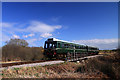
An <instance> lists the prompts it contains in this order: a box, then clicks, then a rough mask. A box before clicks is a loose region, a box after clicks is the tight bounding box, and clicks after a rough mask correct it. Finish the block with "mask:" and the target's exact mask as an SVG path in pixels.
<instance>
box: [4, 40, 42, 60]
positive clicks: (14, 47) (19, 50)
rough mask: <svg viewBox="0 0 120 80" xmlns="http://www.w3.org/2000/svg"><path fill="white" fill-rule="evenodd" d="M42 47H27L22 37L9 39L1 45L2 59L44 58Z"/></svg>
mask: <svg viewBox="0 0 120 80" xmlns="http://www.w3.org/2000/svg"><path fill="white" fill-rule="evenodd" d="M43 52H44V49H43V47H28V42H27V41H25V40H23V39H11V40H9V41H7V42H6V45H5V46H3V47H2V61H34V60H41V59H44V55H43Z"/></svg>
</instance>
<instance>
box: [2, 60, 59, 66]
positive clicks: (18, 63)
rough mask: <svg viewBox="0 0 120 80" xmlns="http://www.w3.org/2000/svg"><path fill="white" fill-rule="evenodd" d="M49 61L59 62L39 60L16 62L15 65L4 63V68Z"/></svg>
mask: <svg viewBox="0 0 120 80" xmlns="http://www.w3.org/2000/svg"><path fill="white" fill-rule="evenodd" d="M47 61H58V60H39V61H25V62H14V63H2V64H1V65H2V67H8V66H14V65H22V64H32V63H41V62H47Z"/></svg>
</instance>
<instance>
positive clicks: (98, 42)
mask: <svg viewBox="0 0 120 80" xmlns="http://www.w3.org/2000/svg"><path fill="white" fill-rule="evenodd" d="M73 42H76V43H79V44H86V45H90V46H96V47H98V48H100V49H114V48H117V47H118V39H92V40H73Z"/></svg>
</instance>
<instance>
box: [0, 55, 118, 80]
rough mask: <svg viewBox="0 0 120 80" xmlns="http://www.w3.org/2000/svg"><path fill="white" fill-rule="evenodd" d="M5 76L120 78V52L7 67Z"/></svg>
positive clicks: (114, 79)
mask: <svg viewBox="0 0 120 80" xmlns="http://www.w3.org/2000/svg"><path fill="white" fill-rule="evenodd" d="M2 72H3V73H2V74H1V75H2V76H3V78H99V79H104V78H111V79H112V80H116V79H119V78H120V75H119V74H120V56H119V54H112V55H105V56H101V57H98V58H93V59H88V60H86V61H84V62H83V61H82V62H80V63H76V62H65V63H61V64H54V65H46V66H36V67H23V68H14V69H6V70H4V71H2Z"/></svg>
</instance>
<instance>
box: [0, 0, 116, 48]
mask: <svg viewBox="0 0 120 80" xmlns="http://www.w3.org/2000/svg"><path fill="white" fill-rule="evenodd" d="M0 27H1V26H0ZM51 37H53V38H57V39H61V40H65V41H71V42H75V43H79V44H85V45H90V46H96V47H99V48H100V49H115V48H117V46H118V42H117V41H118V3H117V2H3V3H2V45H0V46H4V45H5V41H9V40H10V39H11V38H19V39H24V40H26V41H27V42H28V43H29V46H30V47H32V46H34V47H40V46H42V47H43V46H44V42H45V40H47V39H48V38H51Z"/></svg>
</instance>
